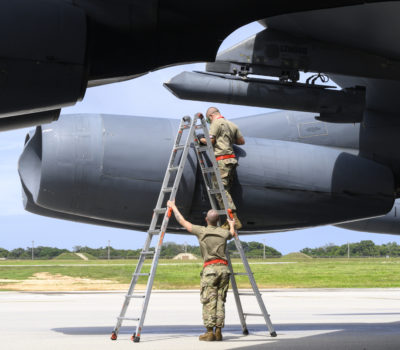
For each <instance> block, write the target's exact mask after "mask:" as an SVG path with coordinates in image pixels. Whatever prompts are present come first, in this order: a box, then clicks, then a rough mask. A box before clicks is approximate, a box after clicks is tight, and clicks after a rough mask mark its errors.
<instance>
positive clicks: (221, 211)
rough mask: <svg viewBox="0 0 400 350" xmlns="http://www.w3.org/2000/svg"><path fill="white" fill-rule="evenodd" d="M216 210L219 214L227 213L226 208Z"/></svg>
mask: <svg viewBox="0 0 400 350" xmlns="http://www.w3.org/2000/svg"><path fill="white" fill-rule="evenodd" d="M216 212H217V213H218V215H226V211H225V210H216Z"/></svg>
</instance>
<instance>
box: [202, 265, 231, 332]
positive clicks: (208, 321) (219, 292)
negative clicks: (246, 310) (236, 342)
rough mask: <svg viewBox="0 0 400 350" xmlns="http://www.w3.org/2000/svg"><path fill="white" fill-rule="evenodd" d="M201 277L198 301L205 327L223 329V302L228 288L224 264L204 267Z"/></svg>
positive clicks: (227, 274) (227, 270)
mask: <svg viewBox="0 0 400 350" xmlns="http://www.w3.org/2000/svg"><path fill="white" fill-rule="evenodd" d="M200 275H201V290H200V301H201V303H202V304H203V322H204V326H205V327H215V326H216V327H221V328H222V327H224V320H225V301H226V294H227V292H228V288H229V269H228V266H227V265H224V264H213V265H208V266H206V267H205V268H204V269H203V271H202V273H201V274H200Z"/></svg>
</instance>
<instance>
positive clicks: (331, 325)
mask: <svg viewBox="0 0 400 350" xmlns="http://www.w3.org/2000/svg"><path fill="white" fill-rule="evenodd" d="M123 295H124V293H115V292H88V293H84V292H81V293H79V292H75V293H24V292H1V293H0V335H1V338H0V339H1V340H0V349H5V350H14V349H17V350H26V349H38V350H39V349H41V350H47V349H48V350H64V349H65V350H67V349H68V350H78V349H85V350H86V349H96V350H103V349H132V348H138V349H161V350H168V349H173V350H177V349H241V350H247V349H307V350H314V349H315V350H317V349H318V350H320V349H341V350H345V349H351V350H353V349H360V350H364V349H365V350H367V349H368V350H371V349H384V350H386V349H396V350H398V349H400V289H307V290H306V289H304V290H299V289H287V290H277V289H275V290H267V291H263V298H264V301H265V305H266V307H267V309H268V311H269V312H270V314H271V320H272V322H273V324H274V326H275V328H276V331H277V333H278V337H276V338H271V337H270V336H269V334H268V332H267V331H266V327H265V325H264V324H263V322H262V319H261V318H259V317H249V319H248V328H249V330H250V335H248V336H244V335H242V332H241V328H240V323H239V318H238V316H237V311H236V307H235V304H234V299H233V295H232V294H231V293H229V294H228V301H227V305H226V314H227V317H226V327H225V329H224V333H223V334H224V341H222V342H207V343H206V342H199V340H198V335H199V334H201V333H202V332H203V331H204V328H203V327H202V323H201V306H200V302H199V293H198V291H173V292H157V291H155V292H153V294H152V297H151V300H150V307H149V310H148V314H147V318H146V322H145V327H144V329H143V333H142V337H141V341H140V343H132V342H131V341H130V336H131V334H132V333H133V327H132V326H130V325H132V322H131V321H127V322H126V323H124V325H123V327H122V328H121V332H120V334H119V337H118V340H117V341H111V340H110V335H111V331H112V330H113V328H114V326H115V320H116V316H117V315H118V313H119V311H120V308H121V305H122V302H123ZM242 298H243V304H244V308H245V311H246V312H258V310H257V304H256V301H255V298H254V297H249V296H245V297H242ZM134 300H136V299H134ZM131 311H133V310H131ZM129 316H130V317H134V313H132V312H131V313H130V314H129Z"/></svg>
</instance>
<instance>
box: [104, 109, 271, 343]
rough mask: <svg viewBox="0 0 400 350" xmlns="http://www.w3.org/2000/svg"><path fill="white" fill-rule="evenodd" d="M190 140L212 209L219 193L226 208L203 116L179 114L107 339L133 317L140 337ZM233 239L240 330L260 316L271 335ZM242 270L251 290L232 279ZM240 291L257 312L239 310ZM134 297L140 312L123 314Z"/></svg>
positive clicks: (226, 212) (238, 245)
mask: <svg viewBox="0 0 400 350" xmlns="http://www.w3.org/2000/svg"><path fill="white" fill-rule="evenodd" d="M199 121H200V124H199V123H198V122H199ZM198 129H200V130H201V131H202V132H203V133H204V135H205V138H206V140H207V145H205V146H204V145H202V144H200V143H199V140H198V139H197V136H196V130H198ZM185 131H186V132H187V133H186V132H185ZM184 133H186V134H187V138H186V141H185V142H184V144H181V141H182V136H183V134H184ZM192 144H194V147H195V150H196V156H197V158H198V160H199V163H200V167H201V172H202V174H203V179H204V181H205V184H206V188H207V193H208V197H209V199H210V202H211V206H212V208H213V209H216V210H217V209H218V207H217V205H216V195H221V196H222V200H223V203H224V206H225V208H228V206H227V199H226V196H225V192H224V187H223V185H222V180H221V176H220V173H219V170H218V164H217V162H216V160H215V156H214V151H213V147H212V144H211V141H210V138H209V133H208V129H207V124H206V122H205V120H204V118H203V117H202V116H201V115H199V114H196V115H195V116H194V118H193V119H192V118H190V117H183V118H182V120H181V122H180V125H179V129H178V133H177V135H176V138H175V143H174V146H173V149H172V152H171V156H170V159H169V162H168V167H167V170H166V172H165V176H164V180H163V183H162V186H161V190H160V194H159V196H158V200H157V204H156V207H155V208H154V212H153V217H152V220H151V223H150V227H149V230H148V231H147V238H146V241H145V244H144V247H143V249H142V251H141V253H140V256H139V261H138V264H137V266H136V269H135V272H134V273H133V275H132V280H131V283H130V286H129V289H128V292H127V294H126V295H125V300H124V303H123V305H122V309H121V312H120V315H119V317H118V318H117V324H116V326H115V328H114V330H113V332H112V334H111V340H117V338H118V333H119V331H120V328H121V326H122V323H123V321H136V322H137V325H136V330H135V332H134V333H133V336H132V337H131V340H132V341H134V342H135V343H138V342H139V341H140V337H141V333H142V329H143V324H144V319H145V317H146V312H147V307H148V305H149V300H150V295H151V291H152V287H153V283H154V277H155V274H156V270H157V265H158V260H159V257H160V253H161V247H162V244H163V240H164V236H165V232H166V229H167V226H168V222H169V219H170V217H171V214H172V210H171V209H170V208H167V207H166V203H167V201H168V200H174V199H175V197H176V193H177V191H178V187H179V184H180V181H181V178H182V174H183V170H184V167H185V163H186V160H187V158H188V154H189V149H190V148H191V145H192ZM178 154H180V155H181V156H180V157H179V156H178ZM210 161H211V163H212V166H206V164H209V162H210ZM213 176H215V177H216V179H217V183H218V188H214V187H213V186H212V177H213ZM171 182H172V185H171ZM218 213H219V214H220V215H227V216H228V215H232V214H231V213H229V209H228V210H218ZM161 218H162V222H161V224H159V220H160V219H161ZM153 236H158V243H157V245H156V247H155V250H154V251H152V250H150V245H151V241H152V238H153ZM234 239H235V244H236V248H237V249H238V251H239V254H240V257H241V259H242V261H243V264H244V267H245V270H246V273H239V274H236V273H234V272H233V268H232V263H231V261H230V257H229V253H228V250H227V258H228V267H229V270H230V272H231V276H230V279H231V285H232V289H233V293H234V296H235V302H236V306H237V308H238V312H239V318H240V322H241V325H242V330H243V334H246V335H247V334H248V329H247V325H246V316H263V317H264V319H265V322H266V324H267V327H268V330H269V332H270V334H271V336H273V337H275V336H276V332H275V330H274V328H273V326H272V323H271V321H270V318H269V315H268V313H267V310H266V308H265V305H264V303H263V300H262V297H261V294H260V292H259V290H258V287H257V284H256V282H255V280H254V277H253V274H252V272H251V269H250V266H249V264H248V261H247V259H246V256H245V254H244V251H243V247H242V245H241V243H240V240H239V237H238V235H237V233H236V232H235V235H234ZM149 256H153V261H152V264H151V268H150V273H142V268H143V265H144V261H145V259H146V258H147V257H149ZM243 274H244V275H247V276H248V277H249V280H250V284H251V286H252V289H253V293H252V294H249V293H239V290H238V288H237V284H236V280H235V275H243ZM141 276H145V277H147V278H148V280H147V285H146V290H145V293H135V286H136V284H137V282H138V279H139V277H141ZM240 295H254V296H255V297H256V298H257V301H258V304H259V306H260V310H261V314H250V313H248V314H246V313H243V308H242V305H241V301H240ZM136 298H140V299H143V304H142V307H141V311H140V316H139V317H135V318H133V317H126V312H127V310H128V307H129V305H130V301H131V300H132V299H136Z"/></svg>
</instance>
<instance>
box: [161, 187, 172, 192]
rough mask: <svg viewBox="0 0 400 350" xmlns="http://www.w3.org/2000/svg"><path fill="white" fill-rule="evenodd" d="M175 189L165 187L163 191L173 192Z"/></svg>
mask: <svg viewBox="0 0 400 350" xmlns="http://www.w3.org/2000/svg"><path fill="white" fill-rule="evenodd" d="M172 190H173V187H165V188H163V189H162V191H163V192H172Z"/></svg>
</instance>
